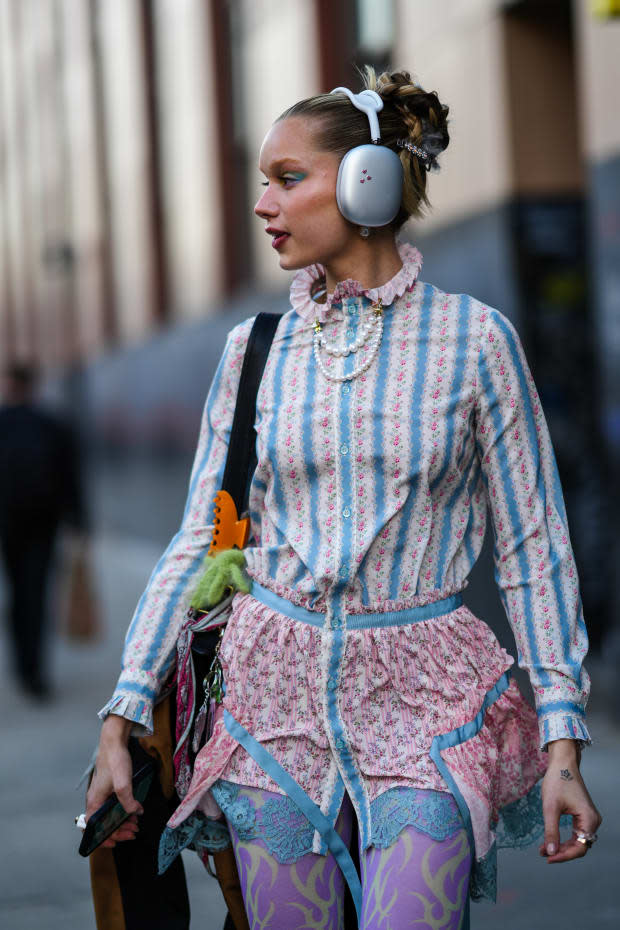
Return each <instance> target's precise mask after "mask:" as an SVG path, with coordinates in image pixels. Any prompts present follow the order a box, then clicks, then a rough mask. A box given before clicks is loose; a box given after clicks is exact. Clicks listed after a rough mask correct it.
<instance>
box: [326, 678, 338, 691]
mask: <svg viewBox="0 0 620 930" xmlns="http://www.w3.org/2000/svg"><path fill="white" fill-rule="evenodd" d="M327 687H328V688H329V690H330V691H335V690H336V688H337V687H338V682H337V681H336V679H335V678H330V679H329V681H328V682H327Z"/></svg>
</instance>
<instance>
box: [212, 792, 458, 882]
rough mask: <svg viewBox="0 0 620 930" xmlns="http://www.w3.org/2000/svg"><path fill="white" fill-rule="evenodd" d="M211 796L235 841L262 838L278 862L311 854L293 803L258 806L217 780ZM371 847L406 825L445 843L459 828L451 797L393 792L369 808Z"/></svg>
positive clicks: (308, 834) (281, 800)
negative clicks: (233, 834)
mask: <svg viewBox="0 0 620 930" xmlns="http://www.w3.org/2000/svg"><path fill="white" fill-rule="evenodd" d="M211 791H212V793H213V797H214V799H215V801H216V803H217V805H218V807H220V808H221V810H222V811H223V812H224V815H225V816H226V819H227V820H228V821H230V823H231V825H232V826H233V827H234V829H235V831H236V833H237V834H238V836H239V839H240V840H242V841H244V842H246V841H249V840H254V839H261V840H262V841H263V842H264V843H265V845H266V847H267V849H268V850H269V852H270V853H271V855H272V856H273V857H274V858H275V859H277V861H278V862H281V863H283V864H284V863H291V862H296V861H297V860H298V859H300V858H301V857H302V856H305V855H306V854H307V853H310V852H312V841H313V837H314V827H313V826H312V824H311V823H310V822H309V821H308V820H307V819H306V817H305V816H304V814H302V812H301V811H300V810H299V808H298V807H297V805H296V804H294V803H293V801H291V800H290V798H288V797H286V795H278V796H277V797H271V798H269V799H268V800H267V801H265V803H264V804H263V805H262V806H261V807H255V806H254V805H253V804H252V802H251V801H250V799H249V798H248V797H246V796H244V795H242V796H241V797H240V796H239V792H240V787H239V785H236V784H234V783H232V782H228V781H223V780H222V779H220V780H219V781H218V782H216V783H215V784H214V785H213V787H212V789H211ZM370 821H371V836H372V839H371V843H372V845H373V846H380V847H381V848H385V847H387V846H391V844H392V843H393V842H394V840H395V839H396V838H397V837H398V835H399V833H400V832H401V831H402V830H403V829H404V828H405V827H407V826H412V827H415V829H416V830H420V832H422V833H426V834H427V835H428V836H431V837H433V839H436V840H443V839H446V838H447V837H448V836H452V835H453V834H454V833H456V832H457V831H458V830H460V829H462V827H463V821H462V819H461V815H460V813H459V810H458V807H457V805H456V802H455V801H454V798H453V797H452V795H450V794H446V793H445V792H442V791H431V790H429V791H423V790H418V789H415V788H392V789H390V790H389V791H386V792H385V793H384V794H382V795H380V796H379V797H378V798H376V799H375V800H374V801H373V802H372V803H371V805H370Z"/></svg>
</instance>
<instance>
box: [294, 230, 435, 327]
mask: <svg viewBox="0 0 620 930" xmlns="http://www.w3.org/2000/svg"><path fill="white" fill-rule="evenodd" d="M397 248H398V254H399V255H400V258H401V260H402V263H403V267H402V268H401V269H400V271H398V272H397V273H396V274H395V275H394V277H393V278H390V280H389V281H387V282H386V283H385V284H382V285H381V287H371V288H365V287H363V286H362V284H360V282H359V281H356V280H354V279H353V278H347V280H346V281H340V282H339V283H338V284H337V285H336V287H335V289H334V291H333V293H331V294H327V297H326V299H325V303H318V302H317V301H316V300H313V298H312V290H313V288H314V287H315V285H316V283H317V282H318V281H321V280H323V281H324V280H325V269H324V268H323V266H322V265H318V264H315V265H308V266H307V267H306V268H302V269H300V270H299V271H298V272H297V273H296V274H295V277H294V278H293V280H292V282H291V290H290V298H291V306H292V308H293V310H296V311H297V313H298V314H299V316H300V317H302V318H303V319H304V320H309V321H312V322H313V321H314V320H319V322H321V323H323V322H324V321H325V319H326V317H327V314H328V313H329V311H330V309H331V306H332V304H335V303H339V302H340V301H341V300H343V298H345V297H367V298H368V299H369V300H371V301H373V303H374V302H375V301H377V300H381V301H383V304H384V305H385V306H386V307H387V306H389V305H390V304H391V303H393V302H394V301H395V300H396V298H397V297H402V296H403V294H404V293H405V292H406V291H410V290H411V289H412V288H413V285H414V284H415V282H416V280H417V277H418V275H419V273H420V268H421V267H422V255H421V254H420V252H419V251H418V249H416V248H415V247H414V246H412V245H410V244H409V243H408V242H397Z"/></svg>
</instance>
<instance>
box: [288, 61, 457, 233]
mask: <svg viewBox="0 0 620 930" xmlns="http://www.w3.org/2000/svg"><path fill="white" fill-rule="evenodd" d="M360 73H361V75H362V78H363V84H364V87H363V89H369V90H374V91H376V92H377V93H378V94H379V95H380V96H381V98H382V99H383V109H382V110H381V112H380V113H379V128H380V130H381V142H382V144H383V145H386V146H388V148H391V149H393V150H394V151H395V152H396V153H397V155H398V156H399V158H400V160H401V163H402V166H403V176H404V177H403V193H402V199H401V206H400V210H399V212H398V215H397V216H396V219H395V220H394V221H393V225H394V226H395V227H396V228H399V227H400V226H402V225H403V223H405V222H406V221H407V220H408V219H409V217H411V216H421V215H422V214H423V212H424V208H425V207H429V206H430V202H429V199H428V196H427V193H426V176H427V174H428V168H438V167H439V166H438V164H437V156H438V155H439V154H440V153H441V152H443V151H444V150H445V149H446V148H447V146H448V143H449V141H450V136H449V134H448V112H449V111H448V107H447V106H445V104H443V103H441V101H440V100H439V97H438V96H437V92H436V91H431V92H430V93H427V91H425V90H423V89H422V88H421V87H420V86H419V85H418V84H416V83H415V82H414V81H413V80H412V78H411V75H410V74H409V72H408V71H390V72H388V71H384V72H383V73H382V74H380V75H379V76H378V77H377V75H376V73H375V69H374V68H371V67H370V66H369V65H366V67H365V68H364V69H363V71H362V72H360ZM294 116H298V117H304V118H310V119H314V120H316V122H317V129H316V142H317V145H318V147H319V148H320V149H322V150H323V151H327V152H334V153H335V154H336V155H338V156H339V157H340V158H342V157H343V156H344V155H345V154H346V152H348V151H349V149H352V148H353V147H354V146H356V145H364V144H365V143H367V142H369V134H368V119H367V117H366V115H365V114H364V113H362V112H361V111H360V110H357V109H356V108H355V107H354V106H352V105H351V102H350V100H349V99H348V98H347V97H346V96H345V95H344V94H317V95H316V96H315V97H308V98H306V99H305V100H300V101H299V102H298V103H295V104H293V106H292V107H289V108H288V110H285V111H284V113H282V114H281V115H280V116H279V117H278V120H277V122H280V121H281V120H284V119H289V118H290V117H294ZM397 140H405V141H407V142H409V143H412V144H413V145H415V146H417V147H418V148H420V149H423V151H424V152H426V153H427V155H428V159H423V158H421V157H420V156H418V155H416V154H414V153H412V152H411V151H409V150H407V149H405V148H401V147H400V146H399V145H398V142H397ZM427 166H428V168H427Z"/></svg>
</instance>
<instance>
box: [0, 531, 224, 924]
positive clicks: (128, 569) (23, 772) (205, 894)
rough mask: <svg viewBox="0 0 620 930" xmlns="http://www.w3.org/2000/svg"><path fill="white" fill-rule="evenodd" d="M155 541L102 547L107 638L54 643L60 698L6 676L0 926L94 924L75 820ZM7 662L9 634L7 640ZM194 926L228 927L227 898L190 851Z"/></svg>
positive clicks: (1, 687)
mask: <svg viewBox="0 0 620 930" xmlns="http://www.w3.org/2000/svg"><path fill="white" fill-rule="evenodd" d="M160 554H161V553H160V552H159V551H158V550H156V549H155V548H154V547H153V545H152V544H149V543H130V542H128V541H126V540H123V541H122V543H121V542H120V541H118V540H113V539H99V540H98V541H97V543H96V545H95V552H94V555H95V563H96V569H97V581H98V587H99V591H100V592H101V599H102V608H103V614H104V620H105V627H106V630H105V636H104V638H103V639H102V641H101V642H99V643H97V644H96V645H95V646H82V647H75V646H69V645H68V644H67V643H66V641H64V640H63V641H61V640H57V641H56V642H55V643H54V644H53V657H54V661H53V668H54V673H55V675H54V678H55V682H56V691H57V696H56V700H55V701H54V703H53V704H50V705H49V706H44V707H41V706H39V705H36V704H32V703H31V702H30V701H27V700H26V699H24V698H22V697H20V696H17V695H15V694H13V693H12V692H11V690H10V688H9V680H8V677H7V675H6V674H5V675H3V676H2V680H1V683H0V706H1V707H2V711H3V712H2V716H1V718H0V739H1V741H2V747H3V748H2V768H1V774H0V823H1V836H2V850H3V856H2V859H3V867H2V871H1V873H0V925H1V926H2V927H3V928H6V930H95V919H94V915H93V910H92V905H91V900H90V884H89V876H88V862H87V861H86V860H85V859H82V858H81V857H80V856H78V853H77V847H78V844H79V837H80V834H79V833H78V831H77V830H76V828H75V826H74V823H73V818H74V817H75V815H76V814H79V813H80V811H82V810H84V789H83V788H82V789H80V790H79V791H76V790H75V785H76V783H77V781H78V780H79V778H80V775H81V773H82V772H83V771H84V768H85V767H86V765H87V763H88V761H89V758H90V755H91V752H92V750H93V748H94V746H95V743H96V740H97V736H98V731H99V721H98V720H97V716H96V714H97V710H98V709H99V708H100V707H102V706H103V704H105V702H106V701H107V699H108V697H109V694H110V692H111V690H112V688H113V686H114V683H115V681H116V678H117V676H118V668H119V658H120V652H121V647H122V641H123V636H124V633H125V629H126V627H127V624H128V622H129V619H130V617H131V613H132V611H133V607H134V606H135V604H136V602H137V599H138V597H139V596H140V594H141V592H142V589H143V587H144V585H145V583H146V581H147V580H148V577H149V575H150V572H151V570H152V568H153V565H154V564H155V561H156V559H157V558H158V557H159V555H160ZM0 652H1V653H2V654H1V656H0V659H1V660H2V667H3V669H5V668H6V640H5V638H4V637H2V640H1V641H0ZM183 855H184V863H185V868H186V872H187V878H188V885H189V889H190V900H191V906H192V923H191V928H192V930H221V928H222V926H223V924H224V916H225V906H224V902H223V899H222V897H221V893H220V890H219V886H218V884H217V882H216V881H215V879H212V878H211V877H210V876H209V875H207V873H206V871H205V869H204V866H203V865H202V863H200V862H199V860H198V858H197V856H196V855H195V854H194V853H191V852H186V853H184V854H183Z"/></svg>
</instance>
